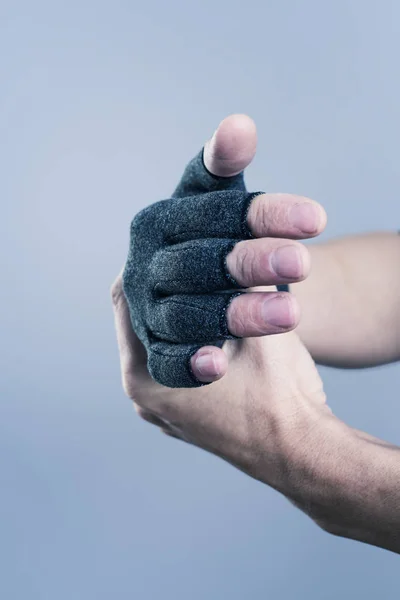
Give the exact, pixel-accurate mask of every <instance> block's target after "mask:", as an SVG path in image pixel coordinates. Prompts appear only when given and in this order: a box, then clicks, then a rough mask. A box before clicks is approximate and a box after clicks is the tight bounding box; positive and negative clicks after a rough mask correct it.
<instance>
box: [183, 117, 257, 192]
mask: <svg viewBox="0 0 400 600" xmlns="http://www.w3.org/2000/svg"><path fill="white" fill-rule="evenodd" d="M256 145H257V134H256V129H255V124H254V122H253V121H252V120H251V119H250V117H247V116H246V115H230V116H229V117H227V118H226V119H224V120H223V121H221V123H220V124H219V126H218V128H217V130H216V132H215V133H214V135H213V137H212V138H211V140H209V141H208V142H206V144H205V146H204V148H202V149H201V151H200V152H199V153H198V154H197V155H196V156H195V157H194V158H193V159H192V160H191V161H190V162H189V164H188V165H187V167H186V169H185V171H184V173H183V176H182V179H181V180H180V182H179V184H178V186H177V187H176V189H175V191H174V193H173V194H172V198H186V197H188V196H192V195H198V194H204V193H205V192H212V191H218V190H240V191H246V186H245V183H244V176H243V169H245V168H246V167H247V165H248V164H249V163H250V162H251V160H252V159H253V157H254V154H255V151H256Z"/></svg>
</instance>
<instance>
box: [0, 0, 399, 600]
mask: <svg viewBox="0 0 400 600" xmlns="http://www.w3.org/2000/svg"><path fill="white" fill-rule="evenodd" d="M399 22H400V3H398V2H396V1H395V0H392V1H389V0H385V1H379V2H378V1H374V2H372V1H365V0H363V1H362V0H353V1H348V2H346V1H344V0H335V2H320V1H318V0H313V1H311V0H303V1H302V2H300V1H298V2H296V1H294V0H293V1H285V0H279V2H278V1H277V0H276V1H271V2H261V1H257V2H255V1H246V2H236V1H233V0H232V1H231V2H223V1H220V2H218V1H217V2H216V3H215V2H213V1H212V0H203V1H202V2H188V1H186V2H184V1H183V0H182V1H181V2H179V1H178V0H168V2H166V1H165V2H164V1H161V0H159V1H157V2H154V1H151V0H150V1H147V2H140V3H136V2H134V1H132V0H131V1H129V2H128V1H125V2H121V1H120V2H115V1H114V2H110V1H109V2H101V1H97V2H94V1H88V0H86V1H84V2H77V1H72V0H71V1H69V2H68V3H67V2H54V1H53V2H50V1H48V2H45V1H43V0H38V1H35V2H29V1H27V0H26V1H25V2H24V1H18V0H14V1H13V2H11V1H4V0H3V1H2V2H1V4H0V164H1V176H0V202H1V208H2V210H1V219H0V228H1V235H0V239H1V254H0V256H1V266H2V273H1V277H2V284H1V294H0V308H1V311H0V314H1V340H2V345H1V346H2V349H1V384H0V385H1V389H0V393H1V405H0V410H1V413H0V474H1V488H0V522H1V531H0V564H1V567H0V570H1V573H0V597H1V598H5V599H6V598H7V600H12V599H14V598H18V599H19V598H21V599H25V598H30V599H32V600H33V599H35V600H36V599H47V598H48V599H51V600H53V599H55V598H57V599H58V600H64V599H68V600H70V599H72V598H73V599H74V600H76V599H81V598H82V599H85V600H86V599H93V600H94V599H96V600H101V599H109V598H118V599H124V598H140V600H147V599H154V598H168V599H169V598H171V599H172V598H174V599H176V600H181V599H182V600H183V599H187V598H190V599H192V600H197V599H206V598H207V599H223V598H229V599H230V600H233V599H243V598H252V599H258V598H279V599H286V598H288V599H289V598H309V599H311V598H315V599H317V598H318V599H319V598H324V599H327V600H328V599H331V598H332V599H333V598H338V597H343V598H352V597H353V596H355V597H363V598H371V599H372V598H374V599H375V598H377V597H380V598H385V599H389V598H397V597H398V589H397V588H398V585H397V584H398V583H399V581H400V576H399V573H400V569H399V558H398V556H397V555H395V554H393V553H391V552H387V551H384V550H381V549H378V548H374V547H370V546H367V545H364V544H361V543H358V542H353V541H349V540H345V539H340V538H334V537H333V536H329V535H328V534H326V533H324V532H323V531H322V530H319V529H318V527H317V526H316V525H314V523H313V522H312V521H310V520H309V519H308V518H307V517H306V516H304V515H303V514H302V513H301V512H300V511H297V510H296V509H295V508H294V507H293V506H292V505H291V504H289V503H288V502H287V501H286V500H285V499H284V498H283V497H282V496H280V495H279V494H278V493H277V492H275V491H273V490H270V489H269V488H267V487H265V486H263V485H262V484H260V483H258V482H255V481H253V480H251V479H250V478H248V477H247V476H246V475H244V474H243V473H241V472H239V471H236V470H235V469H234V468H233V467H231V466H230V465H228V464H225V463H223V462H222V461H221V460H220V459H217V458H215V457H213V456H211V455H208V454H206V453H205V452H202V451H200V450H198V449H196V448H191V447H189V446H186V445H184V444H182V443H180V442H177V441H176V440H173V439H169V438H167V437H165V436H163V435H161V433H160V432H159V431H158V429H157V428H155V427H153V426H150V425H148V424H147V423H145V422H143V421H140V420H139V418H137V416H136V415H135V413H134V410H133V408H132V406H131V403H130V401H129V400H128V399H127V398H125V396H124V394H123V392H122V389H121V386H120V379H119V362H118V353H117V346H116V341H115V336H114V328H113V327H114V326H113V317H112V309H111V303H110V298H109V287H110V284H111V282H112V280H113V279H114V277H115V275H116V274H117V272H118V271H119V269H120V268H121V267H122V265H123V263H124V260H125V256H126V252H127V245H128V229H129V222H130V219H131V218H132V216H133V215H134V214H135V213H136V212H137V211H138V210H139V209H141V208H142V207H144V206H146V205H147V204H150V203H152V202H154V201H156V200H159V199H162V198H165V197H168V196H169V194H170V193H171V192H172V190H173V189H174V187H175V185H176V183H177V181H178V179H179V177H180V175H181V172H182V170H183V168H184V166H185V164H186V163H187V162H188V161H189V159H190V158H191V157H192V156H193V155H194V154H195V153H196V152H197V151H198V150H199V149H200V148H201V146H202V145H203V143H204V142H205V140H206V139H207V138H208V137H209V136H210V135H211V134H212V133H213V131H214V128H215V127H216V126H217V125H218V123H219V122H220V120H221V119H222V118H224V117H225V116H227V115H228V114H231V113H235V112H244V113H247V114H249V115H250V116H252V117H253V118H254V120H255V121H256V123H257V125H258V132H259V150H258V154H257V157H256V159H255V160H254V163H253V164H252V166H251V167H250V168H249V169H248V172H247V183H248V186H249V188H250V189H253V190H256V189H264V190H266V191H287V192H295V193H299V194H305V195H307V196H309V197H312V198H314V199H316V200H318V201H320V202H321V203H322V204H323V205H324V206H325V207H326V210H327V213H328V218H329V224H328V227H327V229H326V232H325V233H324V234H323V236H322V239H328V238H330V237H334V236H337V235H341V234H344V233H351V232H364V231H370V230H375V229H396V228H398V227H399V226H400V204H399V200H398V198H399V183H400V165H399V133H400V118H399V109H398V106H399V102H400V85H399V81H400V80H399V71H398V56H399V52H400V37H399V29H400V26H399ZM387 285H389V286H390V281H388V282H387ZM321 373H322V375H323V378H324V381H325V384H326V390H327V392H328V400H329V403H330V405H331V406H332V408H333V410H334V411H335V413H336V414H337V415H338V416H339V417H341V418H342V419H344V420H345V421H346V422H348V423H349V424H351V425H354V426H356V427H358V428H360V429H364V430H365V431H368V432H370V433H372V434H374V435H376V436H378V437H382V438H384V439H386V440H389V441H391V442H394V443H397V444H399V445H400V427H399V417H400V407H399V403H398V391H397V390H398V380H399V365H391V366H386V367H382V368H378V369H371V370H365V371H352V372H351V371H350V372H345V371H335V370H329V369H321Z"/></svg>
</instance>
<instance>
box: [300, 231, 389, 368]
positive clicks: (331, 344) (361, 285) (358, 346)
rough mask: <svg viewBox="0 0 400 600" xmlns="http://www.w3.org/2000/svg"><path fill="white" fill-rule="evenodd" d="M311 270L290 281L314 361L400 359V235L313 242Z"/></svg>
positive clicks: (338, 363) (360, 363) (340, 363)
mask: <svg viewBox="0 0 400 600" xmlns="http://www.w3.org/2000/svg"><path fill="white" fill-rule="evenodd" d="M307 247H308V248H309V250H310V254H311V274H310V275H309V277H308V278H307V279H306V280H305V281H302V282H300V283H294V284H292V285H291V286H290V291H291V292H292V293H293V294H294V295H295V296H296V298H297V300H298V301H299V304H300V306H301V309H302V317H301V319H300V324H299V325H298V327H297V329H296V331H297V333H298V334H299V336H300V338H301V340H302V341H303V342H304V344H305V345H306V346H307V348H308V350H309V351H310V353H311V354H312V356H313V358H314V360H315V361H316V362H317V363H319V364H323V365H328V366H333V367H341V368H360V367H370V366H374V365H379V364H384V363H390V362H394V361H397V360H399V359H400V235H398V233H397V232H395V231H393V232H373V233H367V234H362V235H353V236H346V237H341V238H337V239H334V240H330V241H328V242H325V243H319V244H318V243H316V244H310V245H308V246H307Z"/></svg>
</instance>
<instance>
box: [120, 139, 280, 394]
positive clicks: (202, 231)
mask: <svg viewBox="0 0 400 600" xmlns="http://www.w3.org/2000/svg"><path fill="white" fill-rule="evenodd" d="M262 193H264V192H254V193H248V192H247V190H246V186H245V183H244V177H243V172H242V173H240V174H238V175H235V176H233V177H218V176H216V175H213V174H211V173H210V172H209V171H208V170H207V168H206V167H205V165H204V161H203V149H202V150H201V151H200V152H199V153H198V154H197V155H196V156H195V157H194V158H193V160H191V162H190V163H189V164H188V165H187V167H186V169H185V171H184V174H183V176H182V179H181V181H180V183H179V185H178V186H177V188H176V189H175V191H174V193H173V195H172V197H171V198H169V199H167V200H161V201H159V202H156V203H154V204H152V205H150V206H148V207H146V208H144V209H143V210H141V211H140V212H139V213H138V214H137V215H136V216H135V217H134V219H133V221H132V223H131V232H130V247H129V253H128V258H127V262H126V265H125V268H124V272H123V288H124V293H125V296H126V298H127V302H128V305H129V311H130V316H131V322H132V327H133V329H134V331H135V333H136V335H137V336H138V337H139V339H140V340H141V342H142V343H143V344H144V346H145V348H146V351H147V367H148V370H149V373H150V375H151V376H152V378H153V379H154V380H155V381H157V382H158V383H160V384H162V385H165V386H168V387H171V388H176V387H179V388H184V387H188V388H189V387H200V386H203V385H208V384H207V383H203V382H200V381H198V379H197V378H196V377H195V375H194V374H193V372H192V370H191V367H190V358H191V356H192V355H193V354H195V352H197V350H199V348H201V347H202V346H205V345H213V346H218V347H219V348H222V346H223V344H224V341H225V340H227V339H237V338H236V336H234V335H232V334H231V333H230V332H229V331H228V328H227V323H226V310H227V308H228V306H229V304H230V302H231V301H232V300H233V299H234V298H235V297H236V296H238V295H240V294H242V293H245V292H243V291H239V290H240V289H243V288H242V286H240V285H239V284H238V283H237V282H236V281H235V280H234V279H233V277H232V276H231V275H230V274H229V272H228V269H227V265H226V256H227V255H228V254H229V252H230V251H231V250H232V248H233V247H234V246H235V244H236V243H237V242H238V241H240V240H244V239H251V238H254V236H253V235H252V233H251V231H250V229H249V227H248V225H247V211H248V209H249V207H250V203H251V201H252V200H253V198H254V197H255V196H257V195H259V194H262ZM278 289H280V290H285V291H287V286H278Z"/></svg>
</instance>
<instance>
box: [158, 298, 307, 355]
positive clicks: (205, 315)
mask: <svg viewBox="0 0 400 600" xmlns="http://www.w3.org/2000/svg"><path fill="white" fill-rule="evenodd" d="M299 315H300V310H299V305H298V302H297V300H296V298H295V297H294V296H293V295H292V294H288V293H282V292H248V293H246V292H233V293H226V294H224V293H221V294H200V295H195V294H180V295H179V294H176V295H174V296H167V297H166V298H163V299H161V300H158V301H156V302H155V303H154V306H153V310H152V314H151V316H150V319H149V326H150V329H151V331H152V333H153V335H154V336H156V337H157V339H159V340H163V341H166V342H169V343H173V344H178V345H179V344H189V343H193V344H194V343H199V344H203V345H204V344H210V343H211V344H214V340H227V339H236V338H242V337H254V336H261V335H271V334H275V333H283V332H284V331H290V330H291V329H293V328H294V327H295V326H296V325H297V324H298V321H299Z"/></svg>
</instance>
